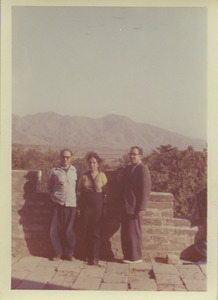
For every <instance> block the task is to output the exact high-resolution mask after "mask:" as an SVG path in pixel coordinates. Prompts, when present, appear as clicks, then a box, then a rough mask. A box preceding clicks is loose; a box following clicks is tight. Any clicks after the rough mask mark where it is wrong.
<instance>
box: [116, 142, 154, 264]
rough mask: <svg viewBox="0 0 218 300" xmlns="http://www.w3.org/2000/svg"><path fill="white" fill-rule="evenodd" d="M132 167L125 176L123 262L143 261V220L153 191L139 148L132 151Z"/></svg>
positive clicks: (122, 234)
mask: <svg viewBox="0 0 218 300" xmlns="http://www.w3.org/2000/svg"><path fill="white" fill-rule="evenodd" d="M129 156H130V161H131V165H129V166H127V168H126V170H125V175H124V193H123V211H122V223H121V244H122V250H123V255H124V258H123V262H124V263H132V262H141V261H142V232H141V218H142V216H143V215H144V214H145V209H146V204H147V202H148V199H149V195H150V191H151V177H150V172H149V169H148V167H147V166H146V165H144V164H143V162H142V156H143V152H142V149H141V148H140V147H138V146H134V147H131V149H130V153H129Z"/></svg>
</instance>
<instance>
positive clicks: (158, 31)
mask: <svg viewBox="0 0 218 300" xmlns="http://www.w3.org/2000/svg"><path fill="white" fill-rule="evenodd" d="M12 50H13V52H12V74H13V77H12V84H13V88H12V98H13V100H12V111H13V113H15V114H18V115H21V116H24V115H26V114H34V113H37V112H46V111H54V112H57V113H60V114H64V115H80V116H89V117H93V118H100V117H103V116H105V115H107V114H111V113H115V114H120V115H124V116H128V117H130V118H131V119H132V120H135V121H137V122H143V123H147V124H151V125H155V126H158V127H161V128H163V129H167V130H170V131H174V132H177V133H181V134H184V135H186V136H190V137H194V138H204V139H206V116H207V85H206V84H207V9H206V8H199V7H196V8H188V7H187V8H182V7H181V8H167V7H163V8H161V7H156V8H149V7H143V8H142V7H141V8H137V7H129V8H126V7H13V9H12Z"/></svg>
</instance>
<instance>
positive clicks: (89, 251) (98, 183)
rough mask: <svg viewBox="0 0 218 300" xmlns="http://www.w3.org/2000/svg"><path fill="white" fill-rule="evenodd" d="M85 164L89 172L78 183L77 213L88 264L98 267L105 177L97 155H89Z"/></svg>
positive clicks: (92, 153) (93, 153)
mask: <svg viewBox="0 0 218 300" xmlns="http://www.w3.org/2000/svg"><path fill="white" fill-rule="evenodd" d="M87 162H88V164H89V171H87V172H85V173H84V174H83V175H82V176H81V177H80V179H79V182H78V190H77V197H78V213H79V215H80V216H81V219H82V227H83V228H82V235H83V240H84V247H85V250H86V255H85V256H86V257H87V258H88V264H89V265H98V260H99V250H100V226H101V217H102V212H103V202H104V199H105V196H106V184H107V177H106V175H105V174H104V173H103V172H100V171H99V166H100V163H101V159H100V157H99V156H98V154H97V153H95V152H91V153H89V154H88V155H87Z"/></svg>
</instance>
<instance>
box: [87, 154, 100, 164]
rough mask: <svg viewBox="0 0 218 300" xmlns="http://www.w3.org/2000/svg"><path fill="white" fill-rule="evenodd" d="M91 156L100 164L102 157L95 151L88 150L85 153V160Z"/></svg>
mask: <svg viewBox="0 0 218 300" xmlns="http://www.w3.org/2000/svg"><path fill="white" fill-rule="evenodd" d="M91 158H95V159H96V161H97V163H98V164H99V165H100V163H101V162H102V159H101V158H100V157H99V155H98V154H97V153H96V152H93V151H92V152H88V154H87V155H86V160H87V162H88V161H89V160H90V159H91Z"/></svg>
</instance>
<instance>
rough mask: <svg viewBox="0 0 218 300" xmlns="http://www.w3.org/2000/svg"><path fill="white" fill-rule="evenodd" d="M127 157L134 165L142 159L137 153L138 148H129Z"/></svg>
mask: <svg viewBox="0 0 218 300" xmlns="http://www.w3.org/2000/svg"><path fill="white" fill-rule="evenodd" d="M129 157H130V161H131V163H132V164H134V165H136V164H138V163H139V162H140V161H141V159H142V156H141V155H140V154H139V150H138V149H137V148H133V149H131V150H130V153H129Z"/></svg>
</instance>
